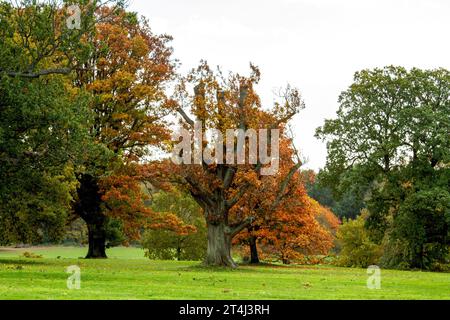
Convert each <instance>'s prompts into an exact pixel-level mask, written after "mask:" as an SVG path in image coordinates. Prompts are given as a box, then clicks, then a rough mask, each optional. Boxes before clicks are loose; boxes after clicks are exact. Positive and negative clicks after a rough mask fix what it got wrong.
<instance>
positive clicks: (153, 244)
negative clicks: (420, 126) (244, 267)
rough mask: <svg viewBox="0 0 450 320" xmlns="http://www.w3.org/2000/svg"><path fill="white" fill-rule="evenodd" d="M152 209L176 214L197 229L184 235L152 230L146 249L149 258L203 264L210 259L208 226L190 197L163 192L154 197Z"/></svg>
mask: <svg viewBox="0 0 450 320" xmlns="http://www.w3.org/2000/svg"><path fill="white" fill-rule="evenodd" d="M152 198H153V199H152V209H153V210H154V211H156V212H161V213H164V212H165V213H172V214H175V215H176V216H177V217H179V219H181V220H182V221H183V222H184V223H185V224H186V225H189V226H192V227H193V228H191V229H189V230H186V232H185V233H184V234H180V233H179V232H173V231H171V230H167V229H156V230H148V231H146V233H145V234H144V237H143V238H144V239H143V242H142V246H143V247H144V248H145V249H146V256H147V257H149V258H156V259H165V260H169V259H177V260H178V261H180V260H202V259H204V257H205V255H206V225H205V220H204V218H203V212H202V210H201V208H200V207H199V206H198V204H197V203H196V202H195V201H194V200H193V199H192V197H191V196H190V195H187V194H184V193H182V192H180V191H177V190H173V191H172V192H159V193H157V194H155V195H154V196H153V197H152Z"/></svg>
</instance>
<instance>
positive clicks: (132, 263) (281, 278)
mask: <svg viewBox="0 0 450 320" xmlns="http://www.w3.org/2000/svg"><path fill="white" fill-rule="evenodd" d="M25 251H28V252H33V253H35V254H41V255H42V256H43V257H42V258H25V257H21V255H22V254H23V252H25ZM85 253H86V248H72V247H50V248H31V249H30V248H29V249H10V248H0V299H258V300H259V299H450V274H449V273H432V272H419V271H393V270H382V273H381V276H382V284H381V286H382V287H381V289H379V290H369V289H367V287H366V281H367V277H368V276H367V274H366V270H365V269H351V268H338V267H333V266H281V265H280V266H276V265H271V266H257V267H254V266H252V267H250V266H240V267H239V268H238V269H236V270H226V269H211V268H205V267H201V266H200V265H199V263H198V262H176V261H150V260H148V259H146V258H144V254H143V250H142V249H137V248H113V249H110V250H108V255H109V257H110V258H109V259H107V260H85V259H82V258H80V257H83V256H84V255H85ZM71 265H77V266H79V267H80V268H81V288H80V290H69V289H67V285H66V281H67V277H68V276H69V274H67V273H66V272H65V271H66V268H67V267H68V266H71Z"/></svg>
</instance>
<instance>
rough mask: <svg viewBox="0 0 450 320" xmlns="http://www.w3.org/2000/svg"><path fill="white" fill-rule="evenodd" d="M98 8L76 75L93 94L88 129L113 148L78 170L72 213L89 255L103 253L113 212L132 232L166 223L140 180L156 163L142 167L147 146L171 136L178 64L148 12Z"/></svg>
mask: <svg viewBox="0 0 450 320" xmlns="http://www.w3.org/2000/svg"><path fill="white" fill-rule="evenodd" d="M96 14H97V15H98V16H99V19H100V22H99V23H97V24H96V30H95V33H94V34H93V35H92V36H91V37H87V38H85V41H86V42H87V43H89V44H90V45H91V47H92V48H91V50H92V53H91V55H90V59H89V60H88V61H86V62H85V64H84V65H83V67H82V68H79V69H78V70H77V77H76V80H75V83H76V84H77V85H78V86H80V87H83V88H86V90H88V91H89V92H90V93H91V95H92V103H91V105H90V108H91V110H92V112H93V113H94V120H93V121H92V123H90V128H89V130H90V136H91V137H92V139H93V140H94V141H95V142H96V143H97V144H100V145H103V146H105V147H106V148H107V150H108V151H109V155H108V157H103V158H101V157H97V158H89V157H86V158H85V159H84V166H83V167H82V170H79V171H78V172H77V178H78V181H79V187H78V190H77V201H76V203H75V205H74V212H75V214H76V215H78V216H80V217H81V218H83V220H84V221H85V222H86V224H87V226H88V231H89V252H88V254H87V258H105V257H106V253H105V242H106V234H107V230H106V226H107V222H108V220H109V219H116V220H119V221H120V222H121V224H122V226H123V231H124V232H125V233H126V234H127V235H128V236H129V237H131V238H134V237H136V236H137V235H138V228H139V226H141V225H142V224H146V223H150V224H153V225H154V226H156V225H160V226H162V225H163V224H164V223H163V222H162V221H159V220H158V219H159V218H158V217H155V216H152V211H151V210H150V209H149V208H147V207H145V206H144V203H143V195H142V192H141V189H140V188H141V186H142V180H140V179H144V180H145V179H148V172H150V171H151V170H150V171H148V170H147V171H146V172H147V173H143V172H144V171H145V170H144V169H145V168H144V167H143V166H142V161H141V160H143V159H144V158H145V156H147V155H149V152H150V148H149V146H158V145H159V144H160V142H161V141H164V140H167V139H168V138H169V132H168V130H167V126H166V124H165V122H164V120H163V117H164V115H165V114H166V112H165V103H166V100H167V99H166V96H165V88H166V85H167V84H168V82H169V81H170V80H171V79H172V78H173V76H174V67H175V64H174V62H173V61H172V59H171V54H172V48H171V47H170V46H169V45H168V43H169V41H170V40H171V38H170V37H169V36H166V35H155V34H153V33H152V32H151V30H150V28H149V26H148V23H147V21H146V20H145V19H140V18H139V17H138V16H137V14H135V13H131V12H127V11H125V10H123V9H113V8H110V7H106V6H103V7H101V8H99V9H98V10H97V12H96ZM152 218H155V219H157V221H151V220H152ZM171 223H172V222H169V224H171Z"/></svg>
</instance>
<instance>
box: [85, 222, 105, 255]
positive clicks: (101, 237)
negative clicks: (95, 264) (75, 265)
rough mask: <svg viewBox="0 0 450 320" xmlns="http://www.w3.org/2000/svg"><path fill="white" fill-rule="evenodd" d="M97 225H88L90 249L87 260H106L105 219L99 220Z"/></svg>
mask: <svg viewBox="0 0 450 320" xmlns="http://www.w3.org/2000/svg"><path fill="white" fill-rule="evenodd" d="M99 220H100V221H98V222H97V223H88V224H87V226H88V234H89V249H88V253H87V255H86V259H105V258H107V256H106V232H105V221H104V220H105V219H99Z"/></svg>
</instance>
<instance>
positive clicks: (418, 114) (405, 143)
mask: <svg viewBox="0 0 450 320" xmlns="http://www.w3.org/2000/svg"><path fill="white" fill-rule="evenodd" d="M74 4H75V5H77V6H78V8H79V9H80V12H81V15H80V17H81V20H80V25H79V26H77V27H76V28H74V27H73V25H70V24H69V23H67V21H71V19H72V15H71V12H70V11H68V10H67V8H68V6H69V5H74ZM150 26H151V21H150V22H149V21H147V20H146V19H145V18H143V17H140V16H138V15H137V14H136V13H133V12H130V11H129V10H128V9H127V8H126V6H125V5H124V3H122V2H121V1H105V2H101V1H82V0H79V1H53V2H33V1H19V2H18V3H15V2H14V3H11V2H9V1H0V37H1V39H2V41H1V42H0V181H1V184H0V245H18V244H42V243H46V244H48V243H71V244H73V243H75V244H86V245H88V252H87V255H86V258H107V255H106V249H107V248H108V247H111V246H118V245H136V246H142V247H144V248H145V250H146V255H147V256H148V257H149V258H151V259H178V260H199V261H203V263H205V264H206V265H211V266H228V267H237V263H236V261H235V260H236V258H237V257H239V259H241V260H242V262H244V263H261V262H281V263H284V264H289V263H335V264H341V265H345V266H362V267H366V266H368V265H371V264H378V265H382V266H384V267H389V268H403V269H412V268H420V269H432V270H439V271H444V270H448V269H449V266H450V261H449V259H450V254H449V248H450V228H449V227H450V72H449V71H448V70H445V69H435V70H421V69H417V68H413V69H409V70H408V69H405V68H402V67H397V66H387V67H382V68H376V69H372V70H362V71H359V72H356V73H355V76H354V82H353V84H352V85H351V86H350V87H349V88H347V89H345V88H343V90H344V91H343V92H342V93H341V95H340V96H339V97H338V99H339V100H338V102H339V110H338V111H337V115H336V117H335V118H334V119H329V120H325V122H324V124H323V126H321V127H320V128H318V129H317V131H316V136H317V138H318V139H321V140H323V141H325V142H326V143H327V149H328V157H327V164H326V166H325V168H324V169H322V170H321V171H320V172H318V173H315V172H313V171H311V170H306V169H303V163H302V161H301V156H300V154H299V152H300V151H299V150H298V149H297V148H296V146H295V144H294V142H293V140H294V137H301V136H302V132H301V131H298V132H292V130H290V123H291V122H292V121H293V119H294V117H301V111H302V109H304V108H305V107H307V106H306V105H305V103H304V102H303V99H302V95H301V88H300V89H297V88H295V87H292V86H289V85H288V86H286V87H285V88H284V89H283V90H280V93H279V95H278V97H276V98H277V99H276V102H275V103H274V105H272V106H267V105H263V103H262V101H261V99H260V96H259V95H258V92H257V89H256V88H257V84H258V82H259V81H260V79H261V77H262V76H263V72H261V70H259V68H258V67H257V66H255V65H253V64H250V66H249V71H248V74H246V75H242V74H238V73H235V72H229V73H226V72H224V71H222V70H221V69H220V68H215V67H212V66H210V65H208V63H207V62H206V61H200V62H199V65H198V66H193V69H192V70H191V71H190V72H188V73H187V74H180V72H179V64H180V63H182V61H177V60H176V59H175V58H174V57H173V48H172V47H171V40H172V38H171V36H169V35H158V34H154V33H153V32H152V30H151V28H150ZM205 58H207V57H205ZM262 71H263V70H262ZM196 123H201V124H202V129H203V130H204V132H207V131H208V130H212V129H215V130H218V131H219V132H221V133H222V134H223V135H225V132H226V130H227V129H236V130H237V129H241V130H244V131H245V130H249V129H254V130H261V129H266V130H267V132H268V134H269V135H270V132H271V131H270V130H271V129H278V130H279V133H280V134H279V157H278V159H277V161H278V163H279V168H278V170H277V172H276V174H273V175H264V174H262V170H264V169H265V168H266V167H267V164H264V163H261V162H259V161H258V162H257V163H255V164H252V163H250V162H249V161H246V162H245V163H244V164H229V163H227V162H226V161H222V162H224V163H214V162H213V163H211V162H207V161H204V160H203V161H201V162H200V163H193V164H186V163H185V164H177V163H174V162H173V161H172V160H171V159H170V153H171V152H172V151H173V150H174V148H175V145H176V143H177V142H178V141H174V140H173V139H172V135H173V134H174V133H175V132H176V131H177V130H179V129H180V128H182V129H183V130H185V131H186V132H188V133H189V134H190V135H191V137H194V135H195V130H194V127H195V124H196ZM269 138H271V137H269ZM269 140H270V139H269ZM237 143H238V141H237V139H236V141H233V146H234V148H236V145H237ZM245 143H246V145H248V141H246V142H245ZM212 146H214V147H215V150H216V152H217V150H219V149H221V150H225V148H226V146H225V144H224V143H222V144H220V145H218V144H217V141H216V140H214V139H213V138H211V137H209V136H206V135H205V139H204V141H203V144H202V145H201V146H200V148H201V152H204V151H205V150H207V149H208V148H211V147H212ZM243 152H245V149H244V151H243ZM183 156H184V155H183ZM223 156H224V155H222V157H223ZM249 157H250V156H249V155H244V158H245V159H247V160H248V158H249Z"/></svg>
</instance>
